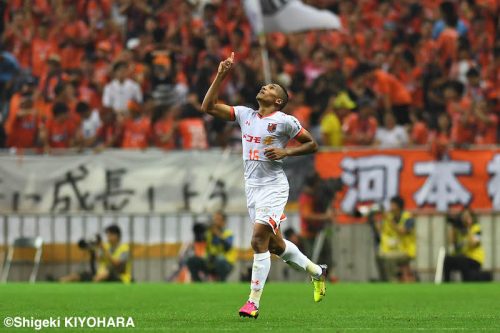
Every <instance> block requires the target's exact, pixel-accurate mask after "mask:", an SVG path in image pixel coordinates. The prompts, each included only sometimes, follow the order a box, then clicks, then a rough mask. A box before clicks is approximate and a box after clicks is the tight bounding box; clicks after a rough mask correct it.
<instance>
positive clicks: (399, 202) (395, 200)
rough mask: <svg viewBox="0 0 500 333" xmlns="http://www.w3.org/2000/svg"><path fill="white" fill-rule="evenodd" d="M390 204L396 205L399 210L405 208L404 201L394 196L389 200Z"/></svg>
mask: <svg viewBox="0 0 500 333" xmlns="http://www.w3.org/2000/svg"><path fill="white" fill-rule="evenodd" d="M391 203H393V204H396V205H397V206H398V207H399V209H403V208H405V199H403V198H402V197H400V196H395V197H392V198H391Z"/></svg>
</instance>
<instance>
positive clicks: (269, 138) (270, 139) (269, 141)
mask: <svg viewBox="0 0 500 333" xmlns="http://www.w3.org/2000/svg"><path fill="white" fill-rule="evenodd" d="M273 141H274V138H273V137H272V136H266V137H265V138H264V140H263V141H262V142H263V143H264V144H265V145H266V146H269V145H270V144H272V143H273Z"/></svg>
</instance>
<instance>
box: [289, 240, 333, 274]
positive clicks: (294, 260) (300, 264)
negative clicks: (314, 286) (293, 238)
mask: <svg viewBox="0 0 500 333" xmlns="http://www.w3.org/2000/svg"><path fill="white" fill-rule="evenodd" d="M284 241H285V245H286V246H285V251H284V252H283V253H282V254H281V256H280V257H281V259H283V261H284V262H286V263H287V264H288V265H290V266H292V267H293V268H295V269H297V270H303V271H306V272H307V273H309V274H310V275H311V276H312V277H313V278H315V279H317V278H319V277H320V276H321V274H322V273H323V270H322V269H321V267H320V266H319V265H316V264H315V263H313V262H312V261H311V260H309V258H307V257H306V256H305V255H304V254H303V253H302V252H300V250H299V248H298V247H297V246H296V245H295V244H293V243H292V242H290V241H288V240H286V239H285V240H284Z"/></svg>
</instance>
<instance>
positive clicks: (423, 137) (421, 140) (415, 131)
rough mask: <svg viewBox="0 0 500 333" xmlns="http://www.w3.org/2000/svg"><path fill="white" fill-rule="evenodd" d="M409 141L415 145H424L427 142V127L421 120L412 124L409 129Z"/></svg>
mask: <svg viewBox="0 0 500 333" xmlns="http://www.w3.org/2000/svg"><path fill="white" fill-rule="evenodd" d="M411 141H412V142H413V144H416V145H425V144H427V142H429V129H428V128H427V125H426V124H425V123H424V122H423V121H419V122H417V123H415V125H413V128H412V129H411Z"/></svg>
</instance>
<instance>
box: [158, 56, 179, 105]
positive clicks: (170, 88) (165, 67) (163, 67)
mask: <svg viewBox="0 0 500 333" xmlns="http://www.w3.org/2000/svg"><path fill="white" fill-rule="evenodd" d="M153 66H154V67H153V71H152V78H151V86H152V92H151V95H152V97H153V99H154V101H155V104H156V106H161V107H166V108H168V107H171V106H174V105H178V104H182V103H183V101H184V100H185V99H186V94H187V88H186V86H185V85H184V84H181V83H179V82H177V75H176V71H175V67H174V66H173V64H172V61H171V59H170V58H169V57H168V56H167V55H165V54H160V55H157V56H156V57H155V58H154V60H153Z"/></svg>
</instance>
